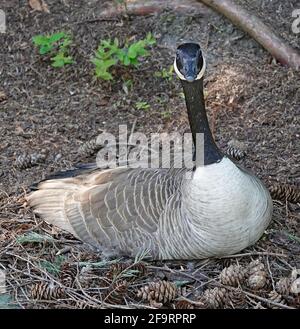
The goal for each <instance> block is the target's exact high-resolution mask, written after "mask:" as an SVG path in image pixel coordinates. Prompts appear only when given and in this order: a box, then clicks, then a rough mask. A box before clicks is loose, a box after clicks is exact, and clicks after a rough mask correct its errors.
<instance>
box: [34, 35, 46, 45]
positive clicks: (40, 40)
mask: <svg viewBox="0 0 300 329" xmlns="http://www.w3.org/2000/svg"><path fill="white" fill-rule="evenodd" d="M32 41H33V43H34V44H35V45H36V46H42V45H48V44H49V38H48V37H47V36H44V35H36V36H34V37H33V38H32Z"/></svg>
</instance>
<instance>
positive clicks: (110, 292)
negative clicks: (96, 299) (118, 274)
mask: <svg viewBox="0 0 300 329" xmlns="http://www.w3.org/2000/svg"><path fill="white" fill-rule="evenodd" d="M127 289H128V282H126V281H120V282H116V283H113V284H112V285H111V286H110V287H109V288H108V289H107V291H106V292H105V294H104V296H103V298H102V300H103V302H105V303H108V304H111V305H120V304H124V297H125V295H126V293H127Z"/></svg>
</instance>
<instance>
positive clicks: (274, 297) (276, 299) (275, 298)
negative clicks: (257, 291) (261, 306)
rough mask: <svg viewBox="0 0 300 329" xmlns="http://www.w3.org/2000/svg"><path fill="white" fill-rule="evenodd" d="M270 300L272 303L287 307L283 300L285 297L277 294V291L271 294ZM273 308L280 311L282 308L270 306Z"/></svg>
mask: <svg viewBox="0 0 300 329" xmlns="http://www.w3.org/2000/svg"><path fill="white" fill-rule="evenodd" d="M269 300H270V301H271V302H275V303H278V304H283V305H286V301H285V300H284V299H283V297H282V296H281V295H280V294H278V292H276V291H275V290H273V291H271V292H270V293H269ZM269 306H270V307H271V308H274V309H278V308H280V307H279V306H276V305H272V304H270V305H269Z"/></svg>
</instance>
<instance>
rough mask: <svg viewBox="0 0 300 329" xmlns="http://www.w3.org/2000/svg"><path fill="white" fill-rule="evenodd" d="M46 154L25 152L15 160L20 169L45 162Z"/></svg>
mask: <svg viewBox="0 0 300 329" xmlns="http://www.w3.org/2000/svg"><path fill="white" fill-rule="evenodd" d="M45 159H46V156H45V155H44V154H37V153H33V154H23V155H19V156H18V157H17V159H16V161H15V164H16V166H17V167H18V168H20V169H26V168H30V167H32V166H35V165H36V164H38V163H41V162H44V161H45Z"/></svg>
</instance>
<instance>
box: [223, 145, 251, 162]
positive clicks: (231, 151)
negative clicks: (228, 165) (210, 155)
mask: <svg viewBox="0 0 300 329" xmlns="http://www.w3.org/2000/svg"><path fill="white" fill-rule="evenodd" d="M226 154H227V155H229V156H230V157H232V158H233V159H235V160H237V161H240V160H242V159H244V158H245V157H246V156H247V154H246V152H245V151H243V150H240V149H238V148H236V147H234V146H229V147H228V148H227V150H226Z"/></svg>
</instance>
